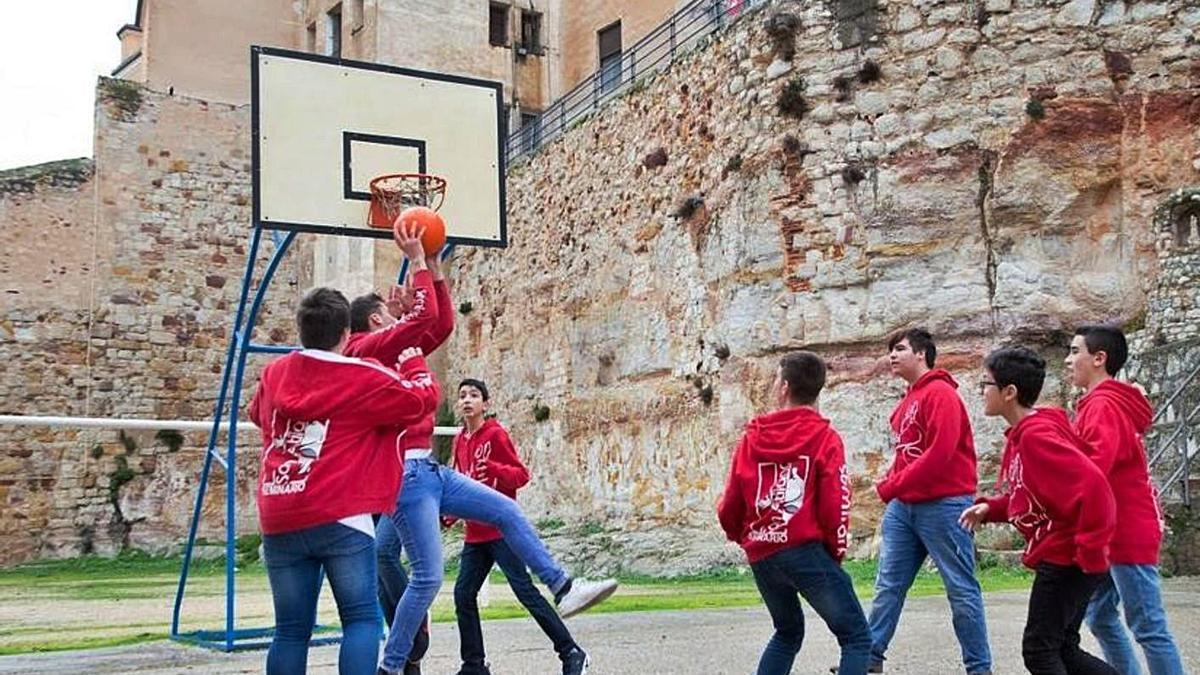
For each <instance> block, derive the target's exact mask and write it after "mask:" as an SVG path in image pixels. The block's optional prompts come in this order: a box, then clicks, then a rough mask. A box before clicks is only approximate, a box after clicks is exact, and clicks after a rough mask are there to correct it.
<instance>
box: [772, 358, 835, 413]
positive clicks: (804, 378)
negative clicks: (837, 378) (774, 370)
mask: <svg viewBox="0 0 1200 675" xmlns="http://www.w3.org/2000/svg"><path fill="white" fill-rule="evenodd" d="M779 377H780V379H782V380H783V381H784V382H787V385H788V398H789V399H791V401H792V403H796V404H799V405H812V404H813V403H815V402H816V400H817V396H819V395H820V394H821V390H822V389H824V388H825V361H824V359H822V358H821V357H820V356H817V355H816V354H814V353H812V352H809V351H798V352H792V353H791V354H788V355H786V356H784V357H783V358H782V359H779Z"/></svg>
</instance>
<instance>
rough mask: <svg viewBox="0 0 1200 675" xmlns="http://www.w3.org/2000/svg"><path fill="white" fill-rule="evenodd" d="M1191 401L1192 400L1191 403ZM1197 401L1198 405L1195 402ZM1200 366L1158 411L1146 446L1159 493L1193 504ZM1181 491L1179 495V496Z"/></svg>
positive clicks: (1198, 441)
mask: <svg viewBox="0 0 1200 675" xmlns="http://www.w3.org/2000/svg"><path fill="white" fill-rule="evenodd" d="M1189 397H1190V399H1191V400H1189ZM1193 401H1194V402H1193ZM1198 422H1200V364H1196V365H1195V366H1194V367H1193V368H1192V370H1191V372H1190V373H1188V375H1187V377H1185V378H1184V380H1183V383H1182V384H1180V385H1179V387H1178V388H1176V390H1175V391H1174V392H1173V393H1172V394H1171V395H1170V396H1168V397H1167V399H1166V401H1165V402H1163V403H1162V405H1160V406H1159V407H1158V413H1157V414H1156V415H1155V416H1154V420H1153V421H1152V422H1151V425H1152V427H1151V428H1152V430H1151V433H1150V435H1149V436H1148V437H1147V439H1146V442H1147V445H1148V446H1149V447H1148V448H1147V450H1148V451H1149V452H1150V458H1149V461H1150V471H1151V475H1154V476H1156V477H1157V478H1158V481H1157V482H1158V489H1159V493H1160V494H1162V495H1164V496H1167V497H1176V496H1177V497H1178V498H1180V499H1182V501H1183V503H1184V504H1185V505H1187V506H1191V503H1192V478H1193V476H1192V467H1193V466H1195V465H1197V464H1198V463H1200V457H1197V455H1200V435H1197V429H1196V425H1197V423H1198ZM1175 490H1178V491H1179V493H1178V495H1175V494H1174V492H1175Z"/></svg>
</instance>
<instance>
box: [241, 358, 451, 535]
mask: <svg viewBox="0 0 1200 675" xmlns="http://www.w3.org/2000/svg"><path fill="white" fill-rule="evenodd" d="M437 402H438V386H437V383H436V382H435V381H434V380H433V377H432V376H431V375H430V374H429V367H428V366H427V365H425V360H424V359H423V358H420V357H417V358H413V359H409V360H408V361H406V362H405V363H404V365H403V366H401V370H400V371H396V370H392V369H390V368H385V367H383V366H382V365H381V364H379V363H378V362H376V361H371V360H363V359H354V358H350V357H347V356H342V355H340V354H335V353H333V352H326V351H319V350H308V349H306V350H304V351H300V352H294V353H292V354H288V355H287V356H284V357H282V358H279V359H276V360H275V361H272V362H271V363H269V364H267V367H266V368H264V369H263V372H262V375H261V376H260V378H259V384H258V389H257V390H256V391H255V392H254V398H253V399H251V401H250V407H249V414H250V420H251V421H253V422H254V423H255V424H256V425H257V426H258V428H259V429H260V430H261V431H262V439H263V453H262V462H261V466H260V472H259V480H258V490H257V494H256V497H257V500H258V519H259V525H260V527H261V530H262V533H263V534H279V533H283V532H291V531H293V530H302V529H305V528H308V527H313V526H316V525H323V524H326V523H334V522H337V521H339V520H341V519H343V518H347V517H349V516H355V515H359V514H364V513H391V512H392V510H393V509H394V508H395V505H396V494H397V493H398V492H399V490H400V481H401V478H402V476H401V466H402V461H401V457H400V453H399V439H400V437H401V435H402V434H403V433H404V431H403V426H404V425H405V424H410V423H412V422H414V421H416V420H418V419H421V418H423V417H426V416H428V415H429V413H430V411H431V410H433V409H434V408H436V407H437Z"/></svg>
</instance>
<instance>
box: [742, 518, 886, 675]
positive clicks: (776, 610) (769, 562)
mask: <svg viewBox="0 0 1200 675" xmlns="http://www.w3.org/2000/svg"><path fill="white" fill-rule="evenodd" d="M750 569H751V570H752V571H753V572H754V583H756V584H757V585H758V592H759V593H760V594H761V595H762V598H763V603H764V604H766V606H767V611H768V612H769V613H770V614H771V623H773V624H774V625H775V634H774V635H772V636H771V640H770V641H769V642H767V646H766V648H765V649H763V653H762V657H761V658H760V659H759V661H758V675H776V674H779V675H787V673H790V672H792V664H793V663H794V662H795V660H796V654H797V653H799V652H800V645H801V644H802V643H803V642H804V611H803V610H802V609H801V608H800V598H799V597H797V594H799V595H800V596H803V597H804V599H805V600H806V601H808V604H809V605H811V606H812V608H813V610H815V611H816V613H817V614H818V615H819V616H820V617H821V618H822V619H824V621H825V625H826V626H828V627H829V630H830V631H831V632H832V633H833V635H834V637H836V638H837V641H838V644H839V645H841V647H842V660H841V662H840V663H839V664H838V673H839V674H840V675H863V674H864V673H866V672H867V662H868V661H869V660H870V658H871V631H870V629H869V628H867V617H866V616H864V615H863V610H862V605H860V604H859V603H858V596H856V595H854V584H853V583H851V581H850V575H848V574H846V572H845V570H843V569H842V568H841V567H840V566H839V565H838V564H837V562H835V561H834V559H833V558H832V557H831V556H830V555H829V553H828V552H827V551H826V550H825V547H824V546H823V545H822V544H821V543H820V542H810V543H807V544H802V545H800V546H796V547H794V548H785V549H783V550H782V551H779V552H778V553H774V554H771V555H769V556H767V557H766V558H763V559H762V560H759V561H758V562H756V563H751V565H750Z"/></svg>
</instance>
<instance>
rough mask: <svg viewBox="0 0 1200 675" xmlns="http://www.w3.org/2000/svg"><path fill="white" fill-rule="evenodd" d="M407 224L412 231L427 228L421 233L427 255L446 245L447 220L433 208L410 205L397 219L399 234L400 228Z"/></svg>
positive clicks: (422, 245)
mask: <svg viewBox="0 0 1200 675" xmlns="http://www.w3.org/2000/svg"><path fill="white" fill-rule="evenodd" d="M405 225H407V226H408V229H409V230H410V231H411V230H414V229H420V228H422V227H423V228H425V234H423V235H421V247H422V248H424V249H425V255H433V254H435V253H437V252H438V251H440V250H442V247H443V246H445V245H446V221H444V220H442V217H441V216H440V215H438V212H437V211H434V210H433V209H431V208H428V207H425V206H410V207H408V208H407V209H404V210H403V211H401V212H400V217H399V218H397V219H396V225H395V229H396V233H397V234H399V233H400V228H401V227H403V226H405Z"/></svg>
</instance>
